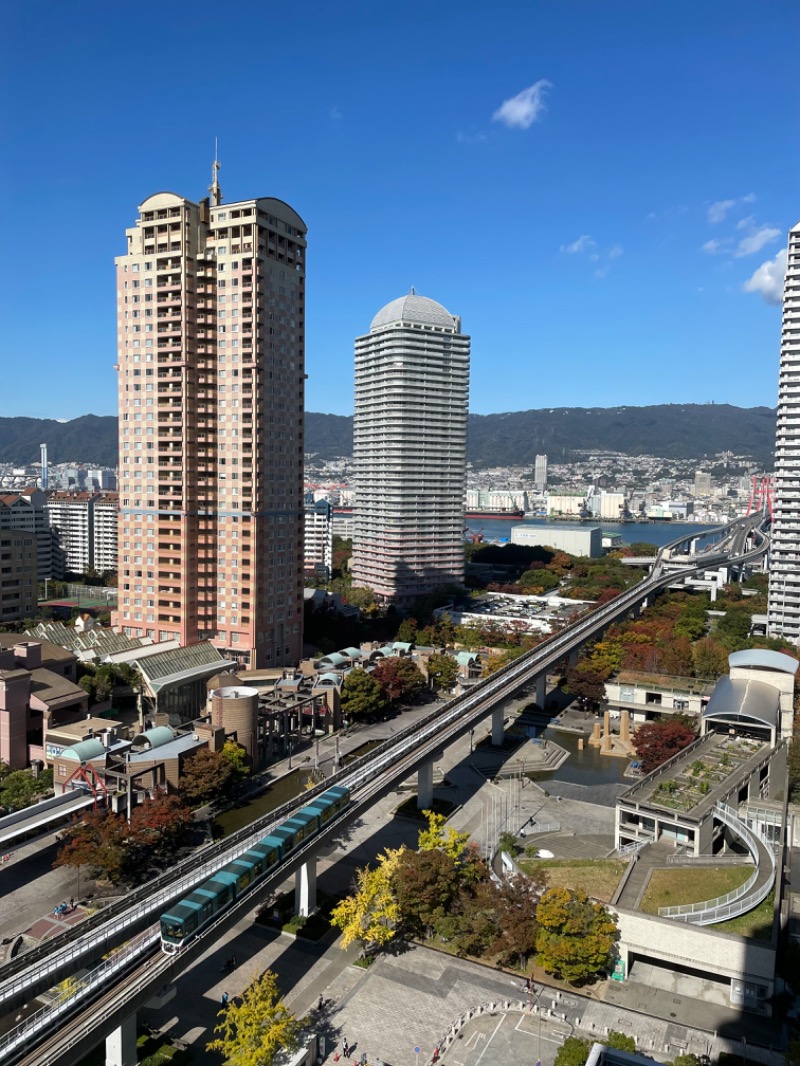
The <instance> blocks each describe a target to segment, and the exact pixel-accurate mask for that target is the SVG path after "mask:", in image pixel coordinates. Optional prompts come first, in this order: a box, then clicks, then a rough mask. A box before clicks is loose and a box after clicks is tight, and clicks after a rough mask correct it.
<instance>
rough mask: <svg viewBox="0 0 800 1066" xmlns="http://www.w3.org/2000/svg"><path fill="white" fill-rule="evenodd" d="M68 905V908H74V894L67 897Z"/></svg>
mask: <svg viewBox="0 0 800 1066" xmlns="http://www.w3.org/2000/svg"><path fill="white" fill-rule="evenodd" d="M69 906H70V910H73V911H74V910H75V897H74V896H70V897H69Z"/></svg>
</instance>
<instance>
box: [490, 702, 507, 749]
mask: <svg viewBox="0 0 800 1066" xmlns="http://www.w3.org/2000/svg"><path fill="white" fill-rule="evenodd" d="M505 724H506V721H505V714H504V713H503V708H502V707H495V709H494V710H493V711H492V744H494V746H495V747H496V748H499V747H501V746H502V744H503V738H504V737H505V728H504V727H505Z"/></svg>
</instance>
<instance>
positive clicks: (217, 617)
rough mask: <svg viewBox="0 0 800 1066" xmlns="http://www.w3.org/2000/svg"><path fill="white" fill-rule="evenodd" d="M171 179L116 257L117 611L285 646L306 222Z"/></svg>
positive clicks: (198, 633)
mask: <svg viewBox="0 0 800 1066" xmlns="http://www.w3.org/2000/svg"><path fill="white" fill-rule="evenodd" d="M217 169H218V165H217V164H216V163H215V165H214V181H213V184H212V186H211V188H210V193H211V196H210V198H209V199H206V200H201V201H200V202H199V203H192V202H191V201H189V200H185V199H183V198H182V197H180V196H177V195H175V194H174V193H170V192H162V193H156V194H155V195H154V196H151V197H149V199H147V200H145V201H144V203H143V204H141V206H140V208H139V218H138V219H137V220H136V224H135V226H133V227H132V228H131V229H129V230H127V241H128V248H127V254H126V255H122V256H119V257H118V258H117V260H116V266H117V322H118V326H117V334H118V351H119V357H118V358H119V361H118V364H117V369H118V372H119V462H120V476H119V497H120V500H119V504H120V516H119V587H120V594H119V610H118V614H117V618H116V621H117V625H118V626H119V627H120V628H122V629H123V630H124V631H125V632H126V633H129V634H131V635H134V636H145V635H147V636H151V637H153V638H154V639H156V640H167V639H177V640H180V642H181V643H182V644H190V643H192V642H194V641H197V640H211V641H213V643H214V644H215V645H216V646H217V647H218V648H219V649H220V650H222V651H223V652H226V653H229V654H230V656H231V657H232V658H236V659H237V660H238V662H239V663H240V664H241V665H249V666H252V667H263V666H277V665H281V664H286V663H291V662H295V661H297V660H298V659H299V658H300V657H301V650H302V627H303V613H302V612H303V393H304V381H305V367H304V359H305V340H304V318H305V254H306V226H305V223H304V222H303V220H302V219H301V218H300V216H299V215H297V214H296V213H295V211H293V210H292V208H291V207H289V206H288V205H287V204H285V203H283V202H282V201H281V200H275V199H271V198H261V199H256V200H243V201H241V202H239V203H230V204H223V203H222V197H221V192H220V188H219V183H218V181H217Z"/></svg>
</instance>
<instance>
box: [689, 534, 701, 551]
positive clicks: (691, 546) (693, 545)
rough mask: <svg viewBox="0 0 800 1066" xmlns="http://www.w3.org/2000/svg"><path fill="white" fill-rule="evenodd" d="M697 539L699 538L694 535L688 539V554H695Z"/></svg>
mask: <svg viewBox="0 0 800 1066" xmlns="http://www.w3.org/2000/svg"><path fill="white" fill-rule="evenodd" d="M698 540H699V538H698V537H694V538H693V539H692V540H690V541H689V554H690V555H697V544H698Z"/></svg>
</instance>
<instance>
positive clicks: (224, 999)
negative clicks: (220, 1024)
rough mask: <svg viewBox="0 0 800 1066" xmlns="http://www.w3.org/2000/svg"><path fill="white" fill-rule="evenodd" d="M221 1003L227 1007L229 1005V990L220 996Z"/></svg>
mask: <svg viewBox="0 0 800 1066" xmlns="http://www.w3.org/2000/svg"><path fill="white" fill-rule="evenodd" d="M220 1003H221V1004H222V1006H223V1007H227V1005H228V993H227V992H223V993H222V996H221V997H220Z"/></svg>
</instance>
